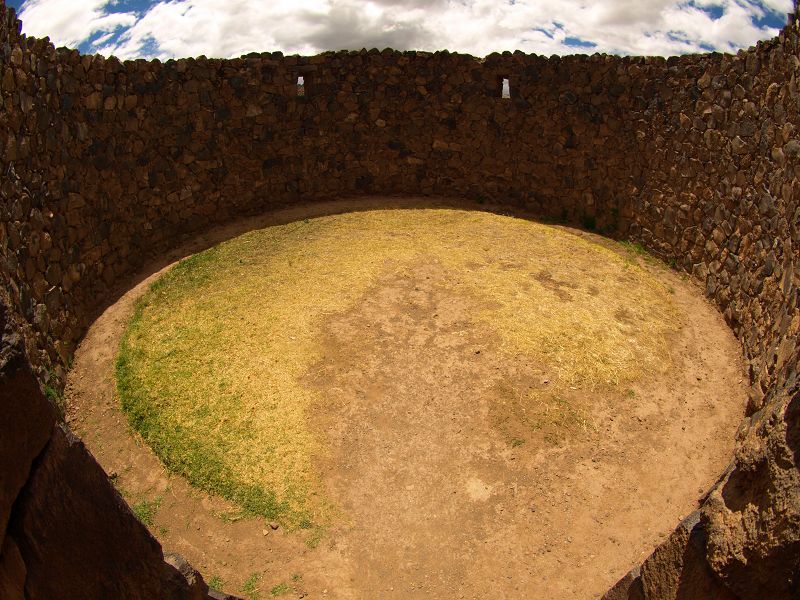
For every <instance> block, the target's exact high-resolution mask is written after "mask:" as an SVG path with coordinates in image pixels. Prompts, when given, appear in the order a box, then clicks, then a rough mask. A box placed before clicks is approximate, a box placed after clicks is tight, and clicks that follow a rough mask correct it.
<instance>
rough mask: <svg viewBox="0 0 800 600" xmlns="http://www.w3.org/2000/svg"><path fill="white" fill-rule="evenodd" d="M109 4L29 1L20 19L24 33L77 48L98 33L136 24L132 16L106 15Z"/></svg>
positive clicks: (89, 0) (87, 0) (91, 0)
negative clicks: (48, 38)
mask: <svg viewBox="0 0 800 600" xmlns="http://www.w3.org/2000/svg"><path fill="white" fill-rule="evenodd" d="M108 4H109V2H108V0H28V1H27V2H25V4H23V5H22V12H21V14H20V18H21V19H22V21H23V24H24V25H25V30H24V31H25V33H26V34H29V35H33V36H36V37H45V36H50V39H51V40H52V41H53V42H54V43H55V44H56V45H57V46H60V45H63V46H77V45H78V44H80V43H81V42H82V41H84V40H86V39H87V38H89V36H91V35H92V34H94V33H97V32H110V31H114V30H115V29H116V28H117V27H130V26H131V25H133V24H134V23H135V22H136V15H134V14H132V13H112V14H107V13H106V11H105V10H104V9H105V7H106V6H107V5H108Z"/></svg>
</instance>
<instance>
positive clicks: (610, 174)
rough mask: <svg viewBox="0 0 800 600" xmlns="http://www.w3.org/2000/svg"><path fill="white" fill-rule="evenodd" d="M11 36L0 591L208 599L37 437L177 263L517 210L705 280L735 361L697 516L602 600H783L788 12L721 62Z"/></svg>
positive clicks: (1, 129)
mask: <svg viewBox="0 0 800 600" xmlns="http://www.w3.org/2000/svg"><path fill="white" fill-rule="evenodd" d="M20 32H21V24H20V23H19V21H18V20H17V18H16V17H15V15H14V12H13V10H11V9H8V8H6V7H5V6H4V5H3V3H2V0H0V170H2V178H1V179H0V198H1V199H2V202H1V203H0V276H1V277H2V282H3V286H2V289H0V295H2V304H3V305H4V306H3V309H2V312H0V324H1V325H2V326H1V327H0V329H1V330H2V331H3V334H2V335H3V337H2V343H0V402H2V408H1V409H0V410H2V415H3V418H2V420H0V449H1V450H2V453H0V463H2V471H0V473H2V474H1V475H0V476H1V477H2V486H0V542H1V543H2V547H1V549H0V596H2V597H3V598H6V597H8V598H22V597H26V598H50V597H55V596H54V595H53V594H54V593H55V592H54V588H53V587H52V586H53V585H54V582H55V581H57V582H58V584H59V585H66V586H68V587H66V588H64V587H62V588H60V590H61V593H62V597H85V598H106V597H126V598H139V597H141V598H153V597H174V598H202V597H206V594H207V590H206V586H205V584H204V583H203V581H202V578H201V577H200V576H199V575H197V574H196V573H194V572H193V571H192V570H191V568H190V567H188V565H185V563H183V562H181V561H180V559H179V558H174V557H173V558H171V560H170V563H169V564H168V563H167V562H164V560H163V555H162V552H161V549H160V547H159V546H158V544H157V542H155V540H153V539H152V537H150V535H149V534H148V533H147V531H146V529H145V528H144V527H143V526H142V525H141V524H140V523H138V521H136V520H135V518H134V517H133V516H132V514H131V513H130V511H129V510H128V509H127V507H126V506H125V504H124V502H122V501H121V499H120V498H119V496H118V495H117V493H116V492H115V491H114V489H113V487H112V486H111V485H110V484H109V483H108V479H107V477H106V476H105V474H104V473H103V472H102V470H101V469H100V467H99V466H98V465H97V464H96V463H95V462H94V459H93V458H92V457H91V455H90V454H89V453H88V452H87V450H86V449H85V448H84V446H83V445H82V444H81V442H80V441H79V440H77V439H76V438H75V437H74V436H72V434H70V433H69V432H68V431H67V430H66V429H65V427H64V426H63V425H62V424H60V422H59V416H58V411H59V410H60V407H59V402H58V397H59V393H60V390H61V388H62V381H63V376H64V374H65V372H66V370H67V369H68V367H69V364H70V360H71V356H72V353H73V351H74V349H75V347H76V344H77V343H78V341H79V340H80V339H81V337H82V335H83V334H84V333H85V331H86V328H87V326H88V324H89V323H90V322H91V321H92V319H93V318H94V316H96V314H97V310H98V309H100V308H101V307H103V306H105V305H107V304H108V303H109V302H110V301H112V300H113V298H114V297H115V294H117V293H118V288H119V286H120V285H124V284H125V282H126V281H128V278H130V277H131V276H132V275H133V274H135V273H136V272H137V270H138V269H141V268H142V266H143V265H144V264H145V263H146V262H147V261H149V260H151V259H153V258H154V257H157V256H159V255H161V254H163V253H164V252H166V251H167V250H169V249H170V248H172V247H174V246H176V245H177V243H178V242H179V241H180V240H182V239H185V238H187V237H188V236H191V235H195V234H198V233H200V232H202V231H203V230H205V229H207V228H210V227H211V226H214V225H217V224H220V223H222V222H225V221H228V220H232V219H235V218H239V217H242V216H244V215H248V214H256V213H260V212H264V211H267V210H269V209H271V208H273V207H277V206H284V205H292V204H294V205H296V204H299V203H306V202H311V201H316V200H322V199H330V198H335V197H339V196H354V195H356V196H357V195H368V194H387V195H389V194H391V195H398V194H399V195H415V196H417V195H431V196H436V195H439V196H451V197H452V196H457V197H463V198H465V199H466V200H467V201H469V202H471V203H473V204H474V205H475V206H476V208H477V204H478V203H480V202H483V201H485V200H491V201H496V202H502V203H505V204H512V205H515V206H518V207H519V208H520V209H524V210H525V211H528V212H530V211H534V212H536V213H538V214H540V215H541V216H542V218H543V219H548V220H558V221H564V222H570V223H575V224H578V225H581V226H583V227H585V228H589V229H595V230H598V231H600V232H603V233H605V234H607V235H610V236H614V237H619V238H627V239H631V240H633V241H637V242H640V243H642V244H643V245H644V246H645V247H647V248H648V249H649V250H651V251H652V252H654V253H656V254H658V255H659V256H661V257H662V258H664V259H665V260H666V261H668V262H670V263H671V264H673V265H674V266H675V267H676V268H678V269H680V270H682V271H685V272H686V273H688V274H690V275H691V276H692V277H694V278H695V279H696V280H697V281H698V282H699V283H700V284H701V285H703V286H704V287H705V291H706V294H707V295H708V296H709V297H710V298H712V299H713V300H714V302H715V303H716V304H717V306H718V307H719V310H720V311H721V312H722V313H723V314H724V316H725V318H726V320H727V322H728V324H729V325H730V327H731V328H732V330H733V331H734V333H735V334H736V336H737V337H738V339H739V340H740V342H741V345H742V349H743V352H744V355H745V357H746V359H747V361H748V365H749V376H750V383H751V386H752V393H751V397H750V402H749V406H748V411H747V415H748V416H747V418H746V419H745V421H744V422H743V423H742V426H741V429H740V432H739V436H738V445H737V449H736V452H735V455H734V456H733V457H732V460H731V464H730V467H729V468H728V469H727V471H726V472H725V473H724V474H723V476H722V477H721V479H720V480H719V482H718V483H717V484H716V485H715V486H714V487H713V489H711V490H709V491H708V493H707V494H706V496H705V497H704V498H703V500H702V506H701V508H700V509H699V510H698V511H697V512H696V513H694V514H693V515H691V516H690V517H689V518H688V519H687V520H686V521H685V522H684V523H683V524H682V525H681V526H680V527H678V528H677V529H676V531H675V532H674V533H673V534H672V535H671V537H670V538H669V539H668V540H667V541H666V542H665V543H664V544H663V545H662V546H661V547H659V548H658V549H657V550H656V551H655V552H654V554H653V555H652V556H651V557H650V558H649V559H648V560H647V561H645V562H644V563H643V564H642V565H641V567H639V568H637V569H635V570H634V571H633V572H631V573H630V574H629V575H628V576H626V577H625V578H624V579H623V580H622V581H620V583H619V584H618V585H617V586H616V587H615V588H614V589H612V590H610V591H609V592H608V594H607V598H609V599H616V598H630V599H633V598H648V599H650V598H653V599H655V598H700V597H702V598H767V597H768V598H776V599H779V598H790V597H795V598H796V597H798V595H800V471H799V470H798V465H799V464H800V382H799V381H798V362H800V345H798V335H799V334H800V292H798V288H799V286H800V178H799V177H800V119H799V118H798V115H799V113H800V82H798V76H799V75H800V58H799V54H798V53H799V51H800V45H799V43H798V36H800V30H799V29H798V19H797V17H796V15H790V18H789V23H788V25H787V26H786V28H785V29H784V30H783V31H782V32H781V34H780V35H779V36H778V37H777V38H775V39H773V40H770V41H767V42H762V43H759V44H758V45H757V46H756V47H754V48H751V49H750V50H747V51H742V52H739V53H738V54H736V55H723V54H708V55H697V56H683V57H672V58H668V59H663V58H638V57H615V56H601V55H594V56H571V57H561V58H559V57H551V58H545V57H540V56H531V55H526V54H522V53H519V52H516V53H513V54H512V53H503V54H493V55H490V56H488V57H486V58H485V59H476V58H473V57H470V56H465V55H458V54H451V53H448V52H446V51H443V52H436V53H432V54H431V53H423V52H396V51H392V50H384V51H382V52H379V51H377V50H371V51H363V50H362V51H360V52H335V53H331V52H329V53H324V54H321V55H318V56H313V57H298V56H283V55H281V54H280V53H272V54H269V53H267V54H252V55H247V56H244V57H241V58H238V59H232V60H218V59H209V58H205V57H198V58H194V59H181V60H177V61H176V60H170V61H166V62H159V61H157V60H156V61H144V60H136V61H126V62H120V61H118V60H117V59H115V58H108V59H105V58H103V57H101V56H85V55H81V54H80V53H79V52H77V51H75V50H69V49H65V48H58V49H57V48H54V46H53V45H52V44H51V43H50V42H49V41H48V40H47V39H33V38H29V37H26V36H24V35H22V34H21V33H20ZM299 77H302V80H303V86H302V88H298V78H299ZM503 79H508V80H509V83H510V98H503V93H502V82H503ZM42 390H45V391H46V392H47V396H48V398H47V399H46V398H45V396H44V395H43V392H42ZM87 526H88V527H89V529H90V533H89V534H86V533H85V528H86V527H87ZM79 528H84V529H79ZM82 532H83V533H82ZM112 565H113V566H112ZM87 573H90V575H88V576H87ZM69 586H72V587H69ZM65 590H66V592H70V593H73V592H74V595H67V596H63V594H64V593H65Z"/></svg>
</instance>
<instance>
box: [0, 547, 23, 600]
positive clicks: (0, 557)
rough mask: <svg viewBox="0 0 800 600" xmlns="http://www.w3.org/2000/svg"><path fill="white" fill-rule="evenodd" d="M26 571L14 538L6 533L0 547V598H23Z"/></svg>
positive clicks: (6, 599) (19, 599)
mask: <svg viewBox="0 0 800 600" xmlns="http://www.w3.org/2000/svg"><path fill="white" fill-rule="evenodd" d="M26 576H27V571H26V569H25V562H24V561H23V560H22V555H21V554H20V553H19V548H17V544H16V543H15V542H14V539H13V538H12V537H11V536H10V535H7V536H6V538H5V540H3V546H2V548H0V598H3V600H24V599H25V577H26Z"/></svg>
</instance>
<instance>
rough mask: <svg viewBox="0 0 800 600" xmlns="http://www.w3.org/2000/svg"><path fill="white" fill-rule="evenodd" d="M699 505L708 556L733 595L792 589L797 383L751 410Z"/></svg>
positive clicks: (798, 456) (798, 573) (797, 585)
mask: <svg viewBox="0 0 800 600" xmlns="http://www.w3.org/2000/svg"><path fill="white" fill-rule="evenodd" d="M753 419H754V421H755V423H754V426H753V427H752V428H751V429H750V431H749V432H748V435H747V437H746V438H745V439H744V440H743V442H742V443H741V444H740V445H739V447H738V448H737V451H736V459H735V468H734V469H733V471H732V472H731V473H730V474H729V475H728V477H727V479H726V480H725V482H724V484H723V485H722V486H720V487H718V488H717V489H716V490H715V491H714V492H713V493H712V495H711V497H710V499H709V501H708V502H707V503H706V507H705V508H704V511H705V513H706V514H707V519H708V532H709V536H708V560H709V563H710V565H711V568H712V569H713V570H714V571H715V572H716V573H717V574H718V576H719V577H720V579H721V580H722V581H724V582H725V584H726V585H727V586H728V587H729V589H731V590H732V591H733V592H734V593H735V594H736V595H737V596H738V597H740V598H765V597H766V598H774V599H776V600H779V599H782V598H786V599H789V598H796V597H797V594H798V593H800V495H799V494H798V493H797V490H798V489H800V386H798V389H797V390H795V391H794V392H793V393H792V394H791V395H785V396H784V397H783V398H781V399H780V400H779V401H777V402H774V403H770V404H768V405H767V408H765V409H764V410H763V411H762V412H761V413H760V414H757V415H754V416H753Z"/></svg>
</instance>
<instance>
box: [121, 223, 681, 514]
mask: <svg viewBox="0 0 800 600" xmlns="http://www.w3.org/2000/svg"><path fill="white" fill-rule="evenodd" d="M420 261H438V262H439V263H441V264H442V265H444V266H445V267H446V268H447V269H448V271H449V272H450V273H451V274H452V277H449V278H448V281H446V282H443V285H446V286H448V287H449V288H450V289H451V290H452V291H453V293H466V294H470V295H473V296H475V297H478V298H481V299H485V300H487V302H484V303H482V305H484V306H486V307H487V308H485V309H484V310H483V311H482V312H481V313H480V314H476V315H474V319H475V320H476V322H482V323H483V324H484V325H486V326H489V327H491V328H493V329H494V330H495V331H496V332H497V334H498V336H499V338H500V339H501V340H502V343H503V344H504V347H505V348H506V349H507V351H508V352H510V353H515V354H519V353H524V354H526V355H529V356H531V357H532V358H534V359H535V360H537V361H539V362H541V364H544V365H546V366H547V368H548V369H549V372H550V373H553V374H554V375H553V379H554V381H553V382H552V386H551V388H550V392H549V393H555V394H558V392H559V390H566V389H568V388H574V387H580V388H583V389H596V388H597V387H598V386H616V385H619V384H621V383H624V382H628V381H632V380H633V379H635V378H637V377H639V376H641V375H643V374H646V373H652V372H655V371H658V370H662V369H664V368H665V367H666V358H667V356H668V352H667V347H666V336H667V335H668V333H669V332H670V330H671V329H672V328H673V326H672V323H673V322H674V310H675V309H674V308H673V306H672V304H671V302H670V298H669V295H668V294H667V293H666V289H665V288H664V286H663V285H662V284H661V283H659V282H658V281H657V280H655V279H654V278H653V277H652V276H651V275H650V274H648V272H646V271H645V270H644V269H642V268H640V267H639V266H638V265H637V264H636V263H634V262H631V261H630V260H626V259H625V258H624V257H622V256H620V255H619V254H617V253H615V252H614V251H612V250H609V249H607V248H605V247H603V246H601V245H599V244H596V243H593V242H591V241H589V240H587V239H584V238H582V237H579V236H576V235H573V234H570V233H569V232H566V231H564V230H562V229H559V228H554V227H550V226H545V225H540V224H536V223H531V222H528V221H524V220H520V219H514V218H511V217H504V216H498V215H493V214H488V213H482V212H467V211H458V210H445V209H442V210H433V209H432V210H385V211H370V212H362V213H350V214H346V215H338V216H329V217H322V218H317V219H311V220H306V221H302V222H296V223H292V224H289V225H282V226H275V227H269V228H266V229H263V230H259V231H254V232H251V233H248V234H246V235H243V236H241V237H238V238H236V239H233V240H230V241H228V242H226V243H223V244H220V245H219V246H217V247H215V248H212V249H211V250H208V251H206V252H204V253H201V254H199V255H196V256H195V257H192V258H191V259H189V260H187V261H184V262H183V263H181V264H179V265H178V266H177V267H176V268H173V269H172V270H171V271H170V272H169V273H168V274H167V275H165V276H164V277H162V278H161V279H160V280H159V281H158V282H157V283H156V284H155V285H154V286H153V287H152V289H151V290H150V291H149V292H148V293H147V294H146V295H145V297H144V298H143V299H142V301H141V303H140V305H139V309H138V311H137V315H136V317H135V318H134V319H133V321H132V322H131V324H130V326H129V328H128V331H127V333H126V336H125V339H124V341H123V344H122V347H121V351H120V357H119V360H118V370H117V374H118V384H119V389H120V394H121V396H122V400H123V405H124V406H125V408H126V410H127V411H128V412H129V415H130V417H131V422H132V423H133V424H134V426H135V427H136V428H137V429H138V430H139V431H140V432H141V433H142V435H143V436H144V437H145V439H146V440H147V441H148V442H149V443H150V444H151V446H152V447H153V448H154V449H155V451H156V452H157V453H158V454H159V456H160V457H161V458H162V460H164V462H165V464H166V465H167V466H168V467H169V468H170V469H172V470H174V471H176V472H178V473H180V474H182V475H184V476H187V477H188V478H189V479H190V480H191V481H193V482H194V483H196V484H197V485H199V486H200V487H203V488H204V489H206V490H207V491H211V492H215V493H220V494H222V495H224V496H226V497H228V498H230V499H232V500H234V501H237V502H239V503H240V504H242V505H243V506H244V507H245V508H246V509H247V510H249V511H250V512H256V513H260V514H264V515H265V516H270V517H276V518H281V519H283V521H284V522H285V523H287V524H288V525H295V526H308V525H309V524H312V523H321V522H324V521H325V519H326V514H327V510H328V509H327V507H326V503H325V501H324V498H322V497H321V496H320V494H319V489H320V486H319V482H318V481H317V475H316V473H315V471H314V466H313V465H314V457H315V456H317V455H320V454H321V453H324V451H325V448H324V447H323V442H322V440H321V439H319V438H318V437H316V436H315V435H314V434H313V432H312V431H311V430H310V428H309V427H308V425H307V419H306V412H307V410H308V409H309V407H310V406H311V404H312V403H313V402H319V401H323V402H324V398H319V397H317V396H316V395H315V394H316V392H313V391H312V390H310V389H309V388H308V387H306V386H304V385H302V383H301V380H302V378H303V375H304V374H305V373H306V372H307V370H308V369H309V367H310V366H311V365H313V364H314V363H316V362H317V361H319V360H320V358H321V354H320V352H321V346H320V341H321V339H320V330H321V324H322V323H323V321H324V319H325V318H326V317H328V316H329V315H332V314H336V313H341V312H343V311H346V310H348V309H349V308H352V307H353V306H354V305H355V304H356V302H358V300H359V299H360V298H362V297H363V296H364V294H367V293H369V291H370V287H371V286H372V285H373V284H374V282H375V281H376V280H377V279H378V278H379V277H381V276H383V275H386V274H387V272H395V273H402V272H403V270H404V269H406V268H408V267H409V266H410V265H413V264H415V263H416V264H418V263H419V262H420ZM535 400H537V401H538V402H541V401H542V399H541V398H538V399H535Z"/></svg>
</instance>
